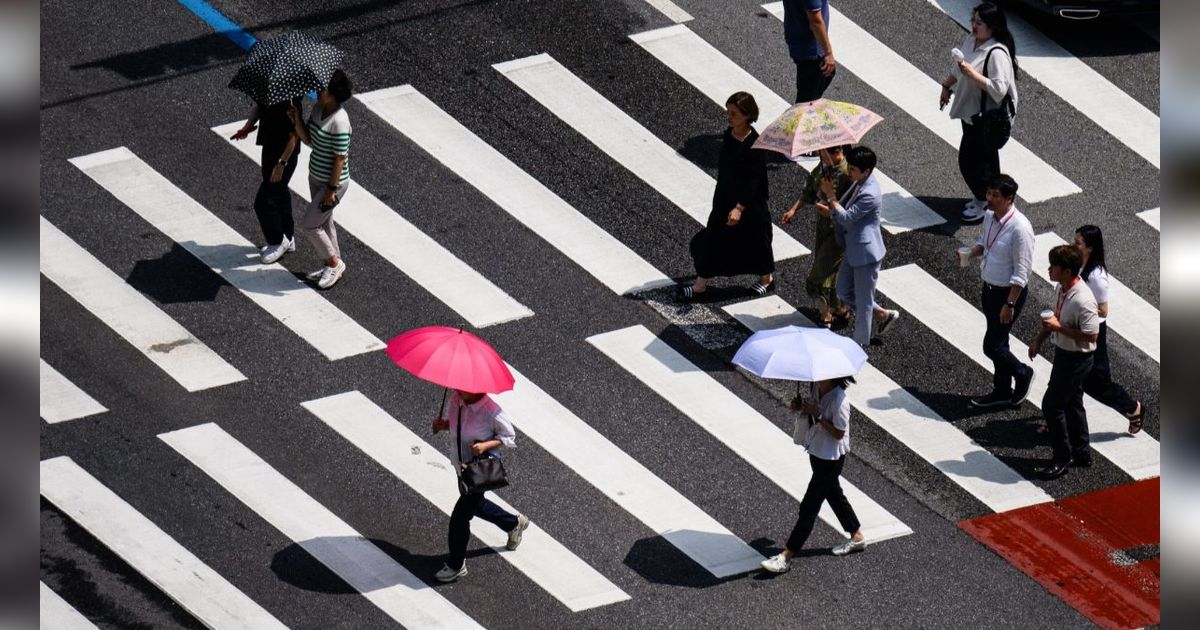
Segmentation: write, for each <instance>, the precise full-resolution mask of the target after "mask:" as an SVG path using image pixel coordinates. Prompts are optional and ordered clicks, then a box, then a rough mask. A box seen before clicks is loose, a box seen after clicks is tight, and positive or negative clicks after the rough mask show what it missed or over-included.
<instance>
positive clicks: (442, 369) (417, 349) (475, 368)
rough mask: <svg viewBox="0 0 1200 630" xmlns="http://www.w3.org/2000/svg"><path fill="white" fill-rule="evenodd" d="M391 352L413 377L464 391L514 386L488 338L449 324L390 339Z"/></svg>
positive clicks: (493, 391) (494, 390)
mask: <svg viewBox="0 0 1200 630" xmlns="http://www.w3.org/2000/svg"><path fill="white" fill-rule="evenodd" d="M387 354H388V356H389V357H391V359H392V361H395V363H396V365H399V366H400V367H402V368H404V369H406V370H408V371H409V372H412V374H413V376H416V377H417V378H420V379H424V380H426V381H429V382H431V383H437V384H438V385H441V386H443V387H449V388H451V389H458V390H462V391H464V392H474V393H486V394H498V393H500V392H504V391H508V390H510V389H512V387H513V375H512V372H509V371H508V366H506V365H505V364H504V359H501V358H500V355H499V354H497V353H496V351H495V350H493V349H492V347H491V346H489V345H488V344H487V342H485V341H484V340H482V339H480V338H479V337H476V336H475V335H472V334H471V333H469V332H463V331H462V330H460V329H458V328H450V327H447V326H426V327H424V328H417V329H414V330H410V331H408V332H406V333H404V334H401V335H398V336H396V337H395V338H393V339H392V340H391V341H389V342H388V345H387Z"/></svg>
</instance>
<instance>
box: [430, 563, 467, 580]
mask: <svg viewBox="0 0 1200 630" xmlns="http://www.w3.org/2000/svg"><path fill="white" fill-rule="evenodd" d="M466 574H467V563H466V562H464V563H463V565H462V568H461V569H459V570H457V571H455V570H454V569H451V568H450V565H448V564H443V565H442V568H441V570H440V571H438V572H437V573H435V574H434V576H433V577H435V578H437V581H439V582H453V581H454V580H457V579H458V578H460V577H462V576H464V575H466Z"/></svg>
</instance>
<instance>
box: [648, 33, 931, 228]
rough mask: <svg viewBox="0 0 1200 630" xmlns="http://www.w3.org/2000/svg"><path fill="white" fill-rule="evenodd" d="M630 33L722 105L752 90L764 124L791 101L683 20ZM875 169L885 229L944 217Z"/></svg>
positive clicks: (807, 164)
mask: <svg viewBox="0 0 1200 630" xmlns="http://www.w3.org/2000/svg"><path fill="white" fill-rule="evenodd" d="M629 38H630V39H632V40H633V41H635V42H637V44H638V45H639V46H641V47H642V48H644V49H645V50H646V51H647V52H649V53H650V54H651V55H654V57H655V58H657V59H658V60H659V61H661V62H662V63H663V65H665V66H667V67H668V68H670V69H671V70H672V71H673V72H674V73H675V74H677V75H679V76H680V77H682V78H683V79H684V80H686V81H687V82H688V83H691V84H692V86H693V87H695V88H696V89H697V90H699V91H700V92H701V93H702V94H704V95H705V96H707V97H708V98H710V99H712V100H713V102H715V103H716V104H717V105H720V106H721V107H722V108H724V107H725V99H727V98H729V95H730V94H733V93H734V92H737V91H739V90H744V91H746V92H749V93H750V94H752V95H753V96H754V100H755V102H757V103H758V112H759V113H758V120H759V121H760V123H761V124H763V125H765V124H767V123H769V122H771V121H772V120H775V119H776V118H778V117H779V115H780V114H782V113H783V112H784V110H786V109H787V108H788V107H789V106H791V103H789V102H787V101H785V100H784V99H783V98H781V97H780V96H779V95H778V94H776V93H774V92H772V91H771V89H770V88H768V87H767V86H765V85H763V84H762V82H760V81H759V80H758V79H755V78H754V77H753V76H751V75H750V74H749V73H748V72H746V71H745V70H743V69H742V68H741V66H738V65H737V64H736V63H734V62H733V60H731V59H730V58H729V57H726V56H725V55H724V54H722V53H721V51H719V50H717V49H716V48H714V47H713V45H712V44H709V43H708V42H706V41H704V39H702V38H701V37H700V36H699V35H697V34H696V33H694V32H692V31H691V30H690V29H688V28H687V27H686V26H682V25H677V26H668V27H666V28H660V29H656V30H653V31H646V32H644V33H638V34H636V35H630V36H629ZM760 126H761V125H760ZM797 164H799V165H800V166H801V167H803V168H805V169H807V170H812V169H813V167H815V166H816V164H817V160H816V159H815V158H811V159H803V160H799V161H797ZM875 175H876V177H877V178H878V179H879V188H880V190H881V192H883V216H882V217H881V219H882V227H883V229H885V230H887V231H888V232H889V233H891V234H901V233H903V232H908V231H909V230H919V229H921V228H923V227H929V226H931V225H938V224H941V223H945V222H946V220H945V219H943V218H942V216H941V215H939V214H938V213H936V212H934V211H933V210H931V209H930V208H929V206H927V205H925V202H923V201H921V200H920V199H917V198H916V197H914V196H913V195H912V193H910V192H908V191H907V190H905V189H904V188H903V187H902V186H900V184H898V183H896V182H895V181H894V180H892V178H890V177H888V176H887V175H886V174H885V173H884V172H883V171H882V170H880V169H876V170H875Z"/></svg>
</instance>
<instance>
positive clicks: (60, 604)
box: [38, 582, 96, 630]
mask: <svg viewBox="0 0 1200 630" xmlns="http://www.w3.org/2000/svg"><path fill="white" fill-rule="evenodd" d="M38 584H39V588H38V591H39V593H40V595H39V597H38V627H39V628H44V629H45V630H96V624H94V623H92V622H90V621H88V619H87V617H84V616H83V615H82V614H80V612H79V611H78V610H75V607H74V606H72V605H70V604H68V603H67V600H65V599H63V598H62V597H59V595H58V593H55V592H54V591H52V590H50V587H49V586H46V583H45V582H39V583H38Z"/></svg>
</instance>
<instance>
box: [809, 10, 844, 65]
mask: <svg viewBox="0 0 1200 630" xmlns="http://www.w3.org/2000/svg"><path fill="white" fill-rule="evenodd" d="M805 16H807V17H808V28H809V30H811V31H812V34H813V37H815V38H817V43H819V44H821V48H823V49H824V50H825V61H824V63H822V64H821V72H823V73H824V74H825V76H827V77H828V76H832V75H833V71H834V70H835V69H836V68H837V61H836V60H835V59H834V58H833V44H832V43H831V42H830V41H829V29H828V28H827V27H826V26H825V17H824V16H823V15H821V10H820V9H816V10H813V11H806V12H805Z"/></svg>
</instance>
